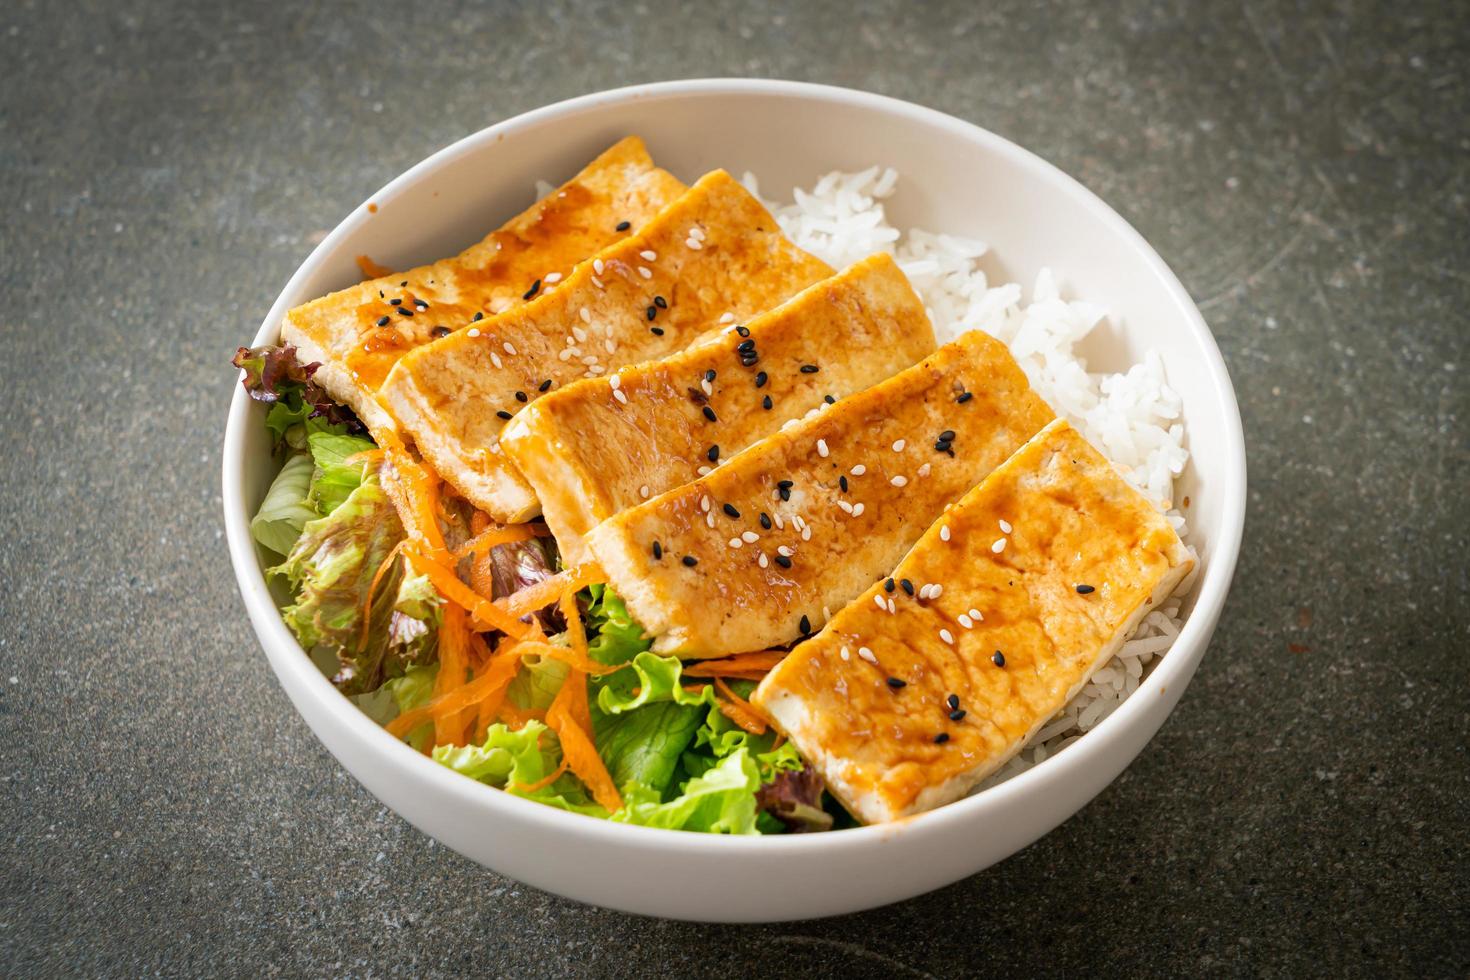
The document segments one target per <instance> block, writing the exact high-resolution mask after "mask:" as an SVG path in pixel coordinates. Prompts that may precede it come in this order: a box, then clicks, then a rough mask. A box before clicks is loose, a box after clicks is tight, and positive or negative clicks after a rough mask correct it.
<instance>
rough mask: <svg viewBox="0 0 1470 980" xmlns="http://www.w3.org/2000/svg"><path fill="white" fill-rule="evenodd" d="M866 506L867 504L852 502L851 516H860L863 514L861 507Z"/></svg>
mask: <svg viewBox="0 0 1470 980" xmlns="http://www.w3.org/2000/svg"><path fill="white" fill-rule="evenodd" d="M866 506H867V504H853V505H852V516H853V517H862V516H863V508H864V507H866Z"/></svg>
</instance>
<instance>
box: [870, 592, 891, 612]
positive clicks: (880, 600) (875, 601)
mask: <svg viewBox="0 0 1470 980" xmlns="http://www.w3.org/2000/svg"><path fill="white" fill-rule="evenodd" d="M873 604H874V605H876V606H877V607H878V608H879V609H887V608H888V606H887V605H886V604H885V603H884V602H883V597H882V596H881V595H875V596H873Z"/></svg>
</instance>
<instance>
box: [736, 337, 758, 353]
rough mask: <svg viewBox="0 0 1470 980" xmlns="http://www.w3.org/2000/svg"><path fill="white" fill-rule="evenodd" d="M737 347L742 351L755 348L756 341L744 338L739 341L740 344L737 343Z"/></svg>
mask: <svg viewBox="0 0 1470 980" xmlns="http://www.w3.org/2000/svg"><path fill="white" fill-rule="evenodd" d="M735 349H736V350H738V351H740V352H742V353H744V352H745V351H752V350H755V341H753V340H742V341H741V342H740V343H738V344H736V345H735Z"/></svg>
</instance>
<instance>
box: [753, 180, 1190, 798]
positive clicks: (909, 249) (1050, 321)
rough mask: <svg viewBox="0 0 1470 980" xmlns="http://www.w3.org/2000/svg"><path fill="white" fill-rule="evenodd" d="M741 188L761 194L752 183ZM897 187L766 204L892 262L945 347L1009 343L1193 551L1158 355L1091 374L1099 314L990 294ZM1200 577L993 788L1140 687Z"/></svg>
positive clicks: (844, 254) (802, 195)
mask: <svg viewBox="0 0 1470 980" xmlns="http://www.w3.org/2000/svg"><path fill="white" fill-rule="evenodd" d="M744 183H745V186H746V187H747V188H748V189H749V190H750V191H751V193H753V194H756V195H757V196H759V195H760V187H759V185H758V183H757V181H756V178H755V176H754V175H753V174H749V173H747V174H746V175H745V177H744ZM897 185H898V174H897V172H896V171H894V170H892V169H882V168H879V167H870V168H868V169H867V170H864V171H861V172H860V173H840V172H835V171H834V172H833V173H830V174H827V175H826V176H824V177H822V178H821V179H820V180H818V181H817V183H816V184H815V185H814V186H813V187H812V188H811V189H810V190H801V189H797V190H796V191H794V192H793V197H794V200H793V202H792V203H790V204H780V203H775V202H771V201H766V202H765V203H766V206H767V207H769V208H770V209H771V211H772V213H773V214H775V216H776V220H777V221H779V222H780V224H781V229H782V230H783V231H784V232H785V233H786V235H787V237H789V238H790V239H791V240H792V241H794V242H795V243H796V244H797V245H799V246H800V247H802V248H804V249H806V250H807V251H808V252H811V253H812V254H813V255H816V256H817V257H818V258H821V259H822V260H823V261H825V262H827V263H828V264H829V265H831V266H833V267H834V268H843V267H845V266H848V265H850V264H852V263H853V262H856V261H858V260H859V259H862V258H864V257H866V256H869V255H871V254H873V253H874V252H887V253H888V254H890V255H892V256H894V258H895V259H897V260H898V264H899V266H900V267H902V269H903V271H904V272H905V274H907V275H908V278H909V281H910V282H911V283H913V286H914V289H915V290H916V291H917V292H918V294H919V296H920V297H921V298H922V299H923V301H924V305H925V307H926V308H927V309H928V311H929V318H930V320H931V321H932V322H933V324H934V332H935V335H936V337H937V338H938V340H939V342H940V343H947V342H948V341H950V340H953V339H954V338H955V337H957V336H959V335H960V334H961V333H964V332H965V331H966V330H977V329H978V330H984V331H985V332H986V333H989V334H991V335H992V336H994V337H997V338H999V339H1000V340H1003V341H1005V343H1006V344H1007V345H1008V346H1009V347H1010V349H1011V353H1012V354H1014V355H1015V357H1016V360H1017V361H1019V362H1020V365H1021V367H1022V369H1023V370H1025V372H1026V375H1027V377H1029V378H1030V379H1031V384H1032V385H1033V386H1034V387H1035V388H1036V390H1037V392H1038V393H1039V394H1040V395H1041V396H1042V397H1043V398H1045V399H1046V400H1047V402H1048V403H1049V404H1050V405H1051V406H1052V408H1053V409H1055V410H1056V411H1057V413H1058V414H1059V415H1063V416H1065V417H1066V418H1067V419H1068V420H1069V421H1070V422H1071V423H1072V424H1073V425H1075V426H1076V427H1077V429H1078V431H1080V432H1081V433H1082V434H1083V435H1085V436H1086V437H1087V439H1088V440H1089V441H1090V442H1091V443H1092V444H1093V445H1094V446H1096V447H1097V448H1098V449H1099V450H1101V451H1102V452H1103V453H1104V454H1105V455H1106V456H1107V457H1108V458H1109V459H1110V460H1112V462H1113V464H1114V465H1115V466H1117V467H1118V469H1119V471H1120V472H1121V473H1122V474H1123V476H1124V477H1125V478H1126V479H1127V480H1128V482H1129V483H1131V484H1133V486H1135V487H1137V488H1138V490H1139V491H1141V492H1142V493H1143V494H1144V496H1146V497H1148V498H1149V499H1150V500H1152V501H1154V502H1155V504H1156V505H1157V506H1158V507H1159V510H1160V511H1161V512H1162V513H1164V514H1165V516H1166V517H1167V518H1168V520H1169V523H1171V524H1172V525H1173V526H1174V527H1175V529H1176V530H1178V532H1179V534H1180V536H1181V537H1182V538H1183V539H1184V542H1185V544H1186V545H1188V544H1189V536H1188V535H1189V530H1188V528H1187V527H1186V525H1185V521H1184V516H1183V515H1182V514H1181V513H1180V512H1179V510H1178V509H1177V508H1176V507H1175V505H1174V479H1175V477H1177V476H1179V474H1180V473H1182V472H1183V470H1184V466H1185V464H1186V463H1187V462H1188V461H1189V451H1188V450H1187V449H1185V448H1184V425H1183V422H1182V421H1181V418H1180V400H1179V396H1178V394H1177V393H1176V392H1175V391H1174V390H1173V389H1171V388H1170V387H1169V385H1168V382H1167V381H1166V380H1165V378H1164V364H1163V361H1162V360H1161V359H1160V357H1159V356H1158V354H1157V353H1155V352H1153V351H1149V352H1148V353H1147V354H1146V355H1145V356H1144V359H1143V363H1141V364H1135V365H1134V366H1133V367H1131V368H1130V369H1129V370H1128V371H1126V372H1125V373H1122V374H1092V373H1089V372H1088V370H1087V364H1086V362H1085V361H1084V360H1083V359H1082V358H1081V357H1080V356H1078V355H1077V354H1076V353H1075V352H1074V347H1075V345H1076V344H1077V343H1078V342H1079V341H1081V340H1082V338H1083V337H1085V336H1086V335H1087V334H1088V332H1089V331H1091V330H1092V329H1093V328H1094V327H1096V326H1097V325H1098V324H1099V323H1101V322H1102V321H1103V319H1104V317H1105V316H1106V313H1105V311H1104V310H1103V309H1101V308H1100V307H1097V306H1094V305H1092V304H1090V303H1087V302H1085V301H1081V300H1068V299H1064V298H1063V297H1062V294H1061V290H1060V289H1059V288H1058V286H1057V282H1056V279H1055V278H1054V277H1053V275H1052V273H1051V271H1050V270H1049V269H1043V270H1042V271H1041V272H1040V274H1038V275H1037V277H1036V282H1035V284H1034V285H1033V286H1032V289H1031V295H1030V298H1029V300H1028V299H1027V297H1026V296H1025V295H1024V293H1023V291H1022V289H1021V286H1020V285H1018V284H1016V283H1001V284H997V285H994V286H992V285H991V284H990V283H989V282H988V281H987V280H986V276H985V273H984V272H982V271H981V270H980V268H979V265H978V260H979V259H980V257H981V256H982V255H984V254H985V252H986V245H985V243H984V242H978V241H974V240H972V239H965V238H957V237H955V236H953V235H937V234H934V233H932V232H927V231H922V230H920V229H917V228H914V229H910V230H909V231H908V232H907V233H901V232H900V231H899V230H898V229H896V228H894V227H893V226H892V225H891V224H889V223H888V219H887V216H886V215H885V214H884V211H883V200H884V198H886V197H888V196H890V195H891V194H892V193H893V191H894V189H895V188H896V187H897ZM1190 551H1191V552H1192V553H1193V552H1194V548H1193V546H1190ZM1198 570H1199V561H1198V555H1196V561H1195V571H1194V572H1191V574H1190V576H1189V578H1187V579H1186V580H1185V581H1184V583H1183V584H1182V585H1181V586H1180V588H1179V589H1178V590H1177V591H1176V592H1175V596H1174V597H1173V598H1171V599H1170V600H1169V601H1168V602H1166V603H1164V604H1163V605H1162V606H1161V607H1160V608H1158V609H1156V610H1154V611H1153V612H1151V613H1149V614H1148V616H1147V618H1145V619H1144V621H1143V624H1142V626H1141V627H1140V628H1139V630H1138V632H1137V633H1136V634H1134V636H1133V638H1132V639H1130V640H1129V641H1128V642H1127V643H1125V644H1124V645H1123V648H1122V650H1121V651H1119V653H1118V655H1117V656H1116V657H1114V658H1113V659H1112V660H1110V661H1109V662H1108V663H1107V664H1105V665H1103V667H1102V668H1101V669H1099V670H1098V671H1097V672H1096V673H1095V674H1094V675H1093V677H1092V680H1091V681H1090V682H1089V683H1088V684H1087V686H1086V687H1084V688H1083V689H1082V691H1081V692H1080V693H1079V694H1078V695H1077V696H1076V697H1075V698H1073V699H1072V700H1071V701H1070V702H1069V703H1068V704H1067V705H1066V707H1064V708H1063V709H1062V710H1061V711H1060V712H1058V714H1057V716H1056V717H1055V718H1054V719H1053V720H1052V721H1050V722H1048V723H1047V724H1046V725H1045V726H1043V728H1042V729H1041V731H1040V732H1038V733H1037V736H1036V738H1034V739H1033V740H1032V741H1031V743H1030V744H1029V745H1028V746H1027V747H1026V748H1025V750H1024V751H1022V752H1021V753H1020V754H1019V755H1017V756H1016V757H1015V758H1014V759H1012V760H1011V761H1010V762H1009V763H1008V764H1007V765H1006V766H1005V767H1004V768H1003V769H1002V770H1001V771H1000V772H998V773H997V774H996V775H995V776H993V777H992V778H991V780H990V781H989V782H988V783H987V784H986V785H992V784H994V783H996V782H1000V781H1002V780H1004V779H1007V778H1009V777H1010V776H1013V775H1015V774H1016V773H1018V772H1021V771H1022V770H1024V769H1027V768H1030V767H1031V766H1033V765H1036V764H1037V763H1038V762H1041V761H1042V760H1043V759H1045V758H1047V756H1050V755H1054V754H1056V753H1057V752H1059V751H1061V750H1062V749H1064V748H1066V747H1067V746H1068V745H1070V744H1071V743H1072V742H1074V741H1076V740H1077V739H1078V738H1080V737H1081V736H1082V735H1083V734H1084V733H1086V732H1087V731H1089V730H1091V729H1092V728H1094V727H1096V726H1097V724H1098V723H1099V722H1101V721H1102V720H1103V719H1104V718H1106V717H1107V716H1108V715H1110V714H1112V713H1113V711H1115V710H1116V709H1117V708H1118V706H1119V705H1120V704H1122V703H1123V700H1124V699H1125V698H1127V697H1128V696H1129V695H1130V694H1132V693H1133V692H1134V691H1136V690H1138V687H1139V684H1140V681H1141V679H1142V678H1143V677H1144V675H1146V674H1147V673H1148V670H1149V666H1150V665H1151V664H1152V663H1153V662H1154V661H1155V660H1157V659H1158V658H1159V657H1161V656H1163V655H1164V653H1166V652H1167V651H1168V649H1169V646H1170V645H1171V644H1172V643H1173V641H1174V637H1175V636H1177V635H1178V634H1179V627H1180V622H1181V616H1180V598H1179V597H1180V596H1185V595H1188V594H1189V592H1190V590H1191V589H1192V588H1193V585H1194V579H1195V577H1196V576H1197V574H1198Z"/></svg>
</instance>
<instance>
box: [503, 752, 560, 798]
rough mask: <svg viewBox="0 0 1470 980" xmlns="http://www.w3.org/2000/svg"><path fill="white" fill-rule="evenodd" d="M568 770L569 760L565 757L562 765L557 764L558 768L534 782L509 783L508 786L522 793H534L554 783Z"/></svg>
mask: <svg viewBox="0 0 1470 980" xmlns="http://www.w3.org/2000/svg"><path fill="white" fill-rule="evenodd" d="M566 771H567V760H565V759H563V760H561V765H559V766H557V767H556V769H555V770H553V771H552V772H551V773H550V774H549V775H546V776H542V777H541V778H540V779H538V780H536V781H535V782H534V783H508V784H507V787H506V788H508V789H513V790H516V791H517V792H521V793H534V792H536V791H537V790H538V789H545V788H546V787H548V786H550V785H551V784H552V783H554V782H556V781H557V780H558V779H560V778H561V774H562V773H564V772H566Z"/></svg>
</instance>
